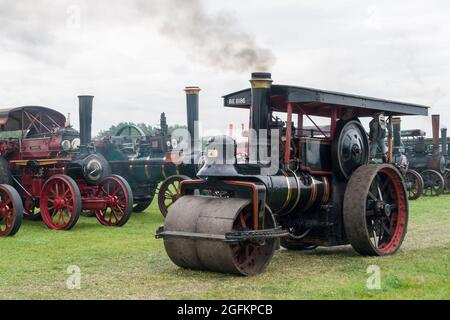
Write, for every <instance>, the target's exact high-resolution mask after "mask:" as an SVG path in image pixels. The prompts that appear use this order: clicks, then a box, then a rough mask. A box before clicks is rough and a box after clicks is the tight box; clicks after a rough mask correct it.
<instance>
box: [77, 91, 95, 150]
mask: <svg viewBox="0 0 450 320" xmlns="http://www.w3.org/2000/svg"><path fill="white" fill-rule="evenodd" d="M78 100H79V104H80V107H79V111H80V153H88V151H89V148H88V146H89V144H90V143H91V139H92V101H93V100H94V97H93V96H79V97H78Z"/></svg>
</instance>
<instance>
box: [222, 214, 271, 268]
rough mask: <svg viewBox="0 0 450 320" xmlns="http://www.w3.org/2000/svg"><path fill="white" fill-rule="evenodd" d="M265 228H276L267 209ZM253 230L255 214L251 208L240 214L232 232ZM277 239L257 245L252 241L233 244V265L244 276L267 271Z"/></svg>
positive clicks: (231, 247)
mask: <svg viewBox="0 0 450 320" xmlns="http://www.w3.org/2000/svg"><path fill="white" fill-rule="evenodd" d="M265 211H266V212H265V213H266V214H265V219H264V221H265V226H264V228H267V229H270V228H274V227H275V221H274V219H273V215H272V212H271V211H270V209H269V208H268V207H266V209H265ZM250 230H253V212H252V209H251V207H250V206H248V207H246V208H245V209H244V210H242V211H241V212H239V213H238V215H237V217H236V219H235V221H234V224H233V230H232V232H236V231H250ZM275 246H276V241H275V239H267V240H266V241H265V243H264V244H262V245H261V244H256V243H252V242H250V241H244V242H240V243H238V244H232V245H231V246H230V249H231V256H232V259H233V264H234V265H235V267H236V268H237V270H239V271H240V272H241V273H242V274H245V275H253V274H258V273H260V272H262V271H263V270H265V268H266V267H267V265H268V264H269V262H270V260H271V259H272V257H273V254H274V252H275Z"/></svg>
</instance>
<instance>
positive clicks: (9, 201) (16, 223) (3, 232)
mask: <svg viewBox="0 0 450 320" xmlns="http://www.w3.org/2000/svg"><path fill="white" fill-rule="evenodd" d="M22 218H23V205H22V199H21V198H20V195H19V193H18V192H17V191H16V189H14V188H13V187H11V186H10V185H7V184H1V185H0V237H7V236H13V235H15V234H16V233H17V231H19V228H20V225H21V224H22Z"/></svg>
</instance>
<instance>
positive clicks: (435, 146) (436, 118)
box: [431, 114, 440, 154]
mask: <svg viewBox="0 0 450 320" xmlns="http://www.w3.org/2000/svg"><path fill="white" fill-rule="evenodd" d="M439 120H440V116H439V115H438V114H433V115H432V116H431V121H432V124H433V152H434V153H435V154H438V153H439Z"/></svg>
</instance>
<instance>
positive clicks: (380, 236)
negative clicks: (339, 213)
mask: <svg viewBox="0 0 450 320" xmlns="http://www.w3.org/2000/svg"><path fill="white" fill-rule="evenodd" d="M343 215H344V227H345V232H346V234H347V238H348V240H349V242H350V244H351V245H352V247H353V248H354V249H355V250H356V251H357V252H358V253H360V254H361V255H369V256H383V255H389V254H393V253H395V252H396V251H397V250H398V249H399V248H400V246H401V245H402V242H403V239H404V237H405V235H406V229H407V224H408V194H407V192H406V188H405V185H404V183H403V178H402V176H401V174H400V172H399V171H398V170H397V169H396V168H395V167H393V166H392V165H389V164H383V165H365V166H361V167H359V168H358V169H357V170H356V171H355V172H354V173H353V174H352V176H351V178H350V181H349V182H348V185H347V188H346V190H345V196H344V208H343Z"/></svg>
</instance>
